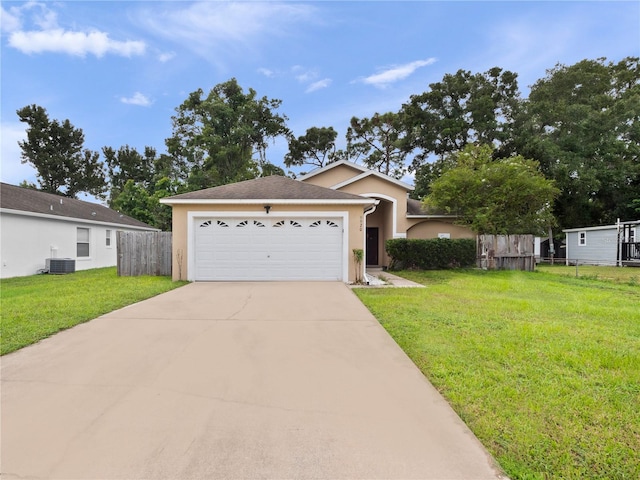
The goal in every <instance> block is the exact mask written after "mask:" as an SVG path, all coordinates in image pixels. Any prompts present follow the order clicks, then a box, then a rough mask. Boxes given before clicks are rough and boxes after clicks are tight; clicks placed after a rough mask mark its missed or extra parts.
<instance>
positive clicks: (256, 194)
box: [163, 175, 367, 203]
mask: <svg viewBox="0 0 640 480" xmlns="http://www.w3.org/2000/svg"><path fill="white" fill-rule="evenodd" d="M163 200H165V201H167V203H171V201H172V200H351V201H352V200H361V201H366V200H367V199H366V198H364V197H361V196H360V195H353V194H351V193H345V192H340V191H337V190H332V189H330V188H324V187H320V186H318V185H312V184H310V183H304V182H300V181H298V180H292V179H291V178H286V177H281V176H277V175H273V176H270V177H262V178H256V179H255V180H247V181H244V182H238V183H231V184H228V185H221V186H219V187H213V188H207V189H204V190H198V191H195V192H188V193H183V194H181V195H175V196H173V197H166V198H165V199H163Z"/></svg>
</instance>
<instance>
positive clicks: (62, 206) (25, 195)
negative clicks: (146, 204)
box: [0, 183, 153, 228]
mask: <svg viewBox="0 0 640 480" xmlns="http://www.w3.org/2000/svg"><path fill="white" fill-rule="evenodd" d="M0 208H6V209H10V210H20V211H23V212H32V213H40V214H46V215H53V216H57V217H69V218H78V219H82V220H90V221H92V222H105V223H116V224H121V225H127V226H132V227H143V228H153V227H151V226H150V225H147V224H146V223H143V222H139V221H138V220H136V219H135V218H131V217H128V216H127V215H123V214H121V213H118V212H116V211H115V210H111V209H110V208H107V207H104V206H102V205H99V204H97V203H91V202H85V201H83V200H76V199H74V198H68V197H62V196H60V195H54V194H52V193H45V192H41V191H39V190H33V189H30V188H22V187H16V186H15V185H9V184H8V183H0Z"/></svg>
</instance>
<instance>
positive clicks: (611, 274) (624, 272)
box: [536, 264, 640, 285]
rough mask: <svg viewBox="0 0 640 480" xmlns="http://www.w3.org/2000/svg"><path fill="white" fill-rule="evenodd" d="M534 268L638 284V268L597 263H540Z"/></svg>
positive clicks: (559, 273)
mask: <svg viewBox="0 0 640 480" xmlns="http://www.w3.org/2000/svg"><path fill="white" fill-rule="evenodd" d="M536 270H538V271H539V272H544V273H555V274H556V275H564V276H567V277H578V278H589V279H591V280H609V281H612V282H618V283H628V284H630V285H640V268H638V267H607V266H598V265H578V267H577V268H576V266H575V265H573V266H567V265H549V264H540V265H538V266H536Z"/></svg>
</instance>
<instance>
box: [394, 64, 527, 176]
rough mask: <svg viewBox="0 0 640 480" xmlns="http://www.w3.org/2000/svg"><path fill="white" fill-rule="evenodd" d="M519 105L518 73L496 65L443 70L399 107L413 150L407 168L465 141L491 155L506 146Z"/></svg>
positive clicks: (457, 147)
mask: <svg viewBox="0 0 640 480" xmlns="http://www.w3.org/2000/svg"><path fill="white" fill-rule="evenodd" d="M519 104H520V93H519V90H518V81H517V74H515V73H513V72H510V71H508V70H502V69H501V68H499V67H494V68H491V69H490V70H488V71H486V72H484V73H475V74H472V73H471V72H469V71H466V70H458V72H456V73H455V74H453V75H452V74H446V75H445V76H444V77H443V79H442V80H441V81H440V82H435V83H431V84H430V85H429V90H428V91H426V92H424V93H421V94H418V95H412V96H411V98H410V100H409V102H408V103H406V104H405V105H403V106H402V110H401V112H402V114H403V119H404V122H405V128H406V129H407V134H408V136H409V138H410V140H411V142H409V143H407V144H406V145H407V147H408V148H409V149H417V155H416V156H415V159H414V162H413V165H412V168H413V169H414V170H415V169H417V168H418V167H419V166H420V165H422V164H424V162H425V161H426V160H427V158H428V157H430V156H432V155H435V156H436V157H437V158H438V159H439V160H441V159H443V158H445V157H446V156H448V155H449V154H451V153H455V152H459V151H461V150H462V149H463V148H464V147H465V146H466V145H467V144H469V143H474V144H487V145H493V146H494V148H496V152H495V155H496V156H505V155H507V154H509V153H512V151H511V148H512V147H511V146H510V144H511V139H512V128H513V120H514V117H515V115H516V113H517V111H518V107H519Z"/></svg>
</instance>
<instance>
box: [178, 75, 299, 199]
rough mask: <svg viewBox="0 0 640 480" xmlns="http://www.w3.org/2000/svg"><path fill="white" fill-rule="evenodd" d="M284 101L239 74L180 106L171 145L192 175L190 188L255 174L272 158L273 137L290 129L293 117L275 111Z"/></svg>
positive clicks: (182, 166) (196, 94)
mask: <svg viewBox="0 0 640 480" xmlns="http://www.w3.org/2000/svg"><path fill="white" fill-rule="evenodd" d="M281 103H282V102H281V100H276V99H269V98H267V97H262V98H258V97H257V93H256V91H255V90H253V89H249V91H248V92H247V93H245V92H244V90H243V89H242V87H240V85H238V82H237V80H236V79H235V78H232V79H231V80H229V81H227V82H224V83H221V84H218V85H216V86H215V87H213V88H212V89H211V91H210V92H209V93H208V94H207V95H206V96H205V95H204V91H203V90H202V89H198V90H196V91H195V92H192V93H190V94H189V97H188V98H187V99H186V100H185V101H184V102H183V103H182V104H181V105H180V106H179V107H178V108H176V115H174V116H173V117H172V118H171V120H172V125H173V135H172V136H171V137H170V138H168V139H167V140H166V142H165V143H166V145H167V149H168V152H169V154H170V155H172V156H173V157H174V158H175V159H176V161H177V163H178V165H179V166H180V168H181V169H182V170H183V173H184V175H185V177H186V179H187V184H188V189H189V190H197V189H200V188H207V187H214V186H217V185H223V184H226V183H232V182H237V181H241V180H247V179H251V178H255V177H256V176H258V175H259V174H260V169H261V167H262V166H266V167H267V168H270V167H269V162H268V161H267V158H266V150H267V147H268V142H269V141H270V140H273V139H275V138H276V137H278V136H280V135H287V134H289V129H288V128H287V126H286V120H287V117H286V116H284V115H279V114H278V113H276V112H275V111H276V110H277V109H278V108H279V107H280V105H281Z"/></svg>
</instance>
